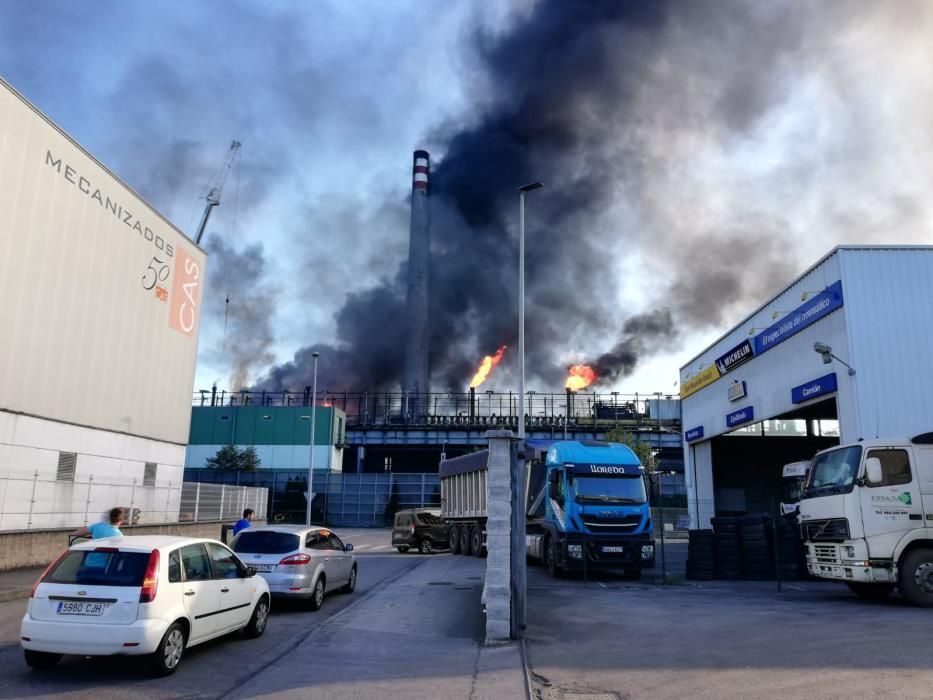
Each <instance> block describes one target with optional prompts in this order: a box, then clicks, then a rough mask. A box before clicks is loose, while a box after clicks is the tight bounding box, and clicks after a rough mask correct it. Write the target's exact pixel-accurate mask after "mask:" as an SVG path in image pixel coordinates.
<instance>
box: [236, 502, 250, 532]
mask: <svg viewBox="0 0 933 700" xmlns="http://www.w3.org/2000/svg"><path fill="white" fill-rule="evenodd" d="M252 519H253V509H252V508H247V509H246V510H244V511H243V517H242V518H240V519H239V520H237V521H236V524H234V526H233V534H234V535H236V534H237V533H238V532H239V531H240V530H245V529H246V528H248V527H249V524H250V521H251V520H252Z"/></svg>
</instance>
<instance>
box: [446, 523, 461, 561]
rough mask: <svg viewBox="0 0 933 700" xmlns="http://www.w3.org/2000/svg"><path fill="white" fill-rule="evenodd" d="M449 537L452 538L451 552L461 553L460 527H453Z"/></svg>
mask: <svg viewBox="0 0 933 700" xmlns="http://www.w3.org/2000/svg"><path fill="white" fill-rule="evenodd" d="M448 537H449V538H450V553H451V554H460V528H459V527H451V528H450V532H449V533H448Z"/></svg>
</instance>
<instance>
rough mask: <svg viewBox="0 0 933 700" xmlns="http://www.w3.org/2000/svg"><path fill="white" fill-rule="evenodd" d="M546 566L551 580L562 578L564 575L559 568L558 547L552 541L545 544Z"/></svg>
mask: <svg viewBox="0 0 933 700" xmlns="http://www.w3.org/2000/svg"><path fill="white" fill-rule="evenodd" d="M544 565H545V566H546V567H547V573H548V576H550V577H551V578H560V577H561V576H562V575H563V573H564V572H563V570H562V569H561V568H560V567H558V566H557V545H556V544H555V543H554V542H552V541H551V540H547V541H546V542H545V543H544Z"/></svg>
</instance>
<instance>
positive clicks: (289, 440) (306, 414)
mask: <svg viewBox="0 0 933 700" xmlns="http://www.w3.org/2000/svg"><path fill="white" fill-rule="evenodd" d="M315 423H316V425H315V429H314V444H315V445H341V444H343V443H344V441H345V438H346V426H347V418H346V414H345V413H344V412H343V411H341V410H340V409H339V408H336V407H334V406H329V407H326V408H325V407H320V406H319V407H318V408H317V409H316V410H315ZM310 442H311V407H310V406H265V407H263V406H195V407H194V408H193V409H192V410H191V435H190V437H189V444H191V445H230V444H233V445H307V444H310Z"/></svg>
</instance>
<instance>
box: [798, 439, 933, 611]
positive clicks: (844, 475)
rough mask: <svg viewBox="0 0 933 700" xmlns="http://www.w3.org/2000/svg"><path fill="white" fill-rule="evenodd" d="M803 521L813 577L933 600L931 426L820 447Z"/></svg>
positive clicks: (859, 591)
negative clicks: (907, 434)
mask: <svg viewBox="0 0 933 700" xmlns="http://www.w3.org/2000/svg"><path fill="white" fill-rule="evenodd" d="M800 527H801V534H802V536H803V540H804V545H805V547H806V556H807V568H808V570H809V572H810V574H812V575H813V576H817V577H820V578H825V579H829V580H833V581H841V582H844V583H846V584H847V585H848V586H849V588H850V589H851V590H852V591H853V592H854V593H855V594H856V595H858V596H860V597H863V598H870V599H880V598H884V597H886V596H887V595H888V594H890V593H891V591H893V590H894V588H895V586H897V587H898V588H899V589H900V591H901V594H902V595H903V596H904V597H905V598H906V599H907V600H908V601H910V602H911V603H913V604H915V605H921V606H924V607H933V433H924V434H922V435H917V436H916V437H914V438H912V439H909V440H906V439H905V440H883V439H875V440H866V441H862V442H857V443H854V444H850V445H841V446H839V447H834V448H832V449H829V450H824V451H822V452H819V453H817V454H816V456H815V457H814V458H813V461H812V463H811V468H810V473H809V476H808V477H807V482H806V485H805V487H804V490H803V494H802V499H801V501H800Z"/></svg>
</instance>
